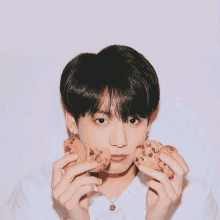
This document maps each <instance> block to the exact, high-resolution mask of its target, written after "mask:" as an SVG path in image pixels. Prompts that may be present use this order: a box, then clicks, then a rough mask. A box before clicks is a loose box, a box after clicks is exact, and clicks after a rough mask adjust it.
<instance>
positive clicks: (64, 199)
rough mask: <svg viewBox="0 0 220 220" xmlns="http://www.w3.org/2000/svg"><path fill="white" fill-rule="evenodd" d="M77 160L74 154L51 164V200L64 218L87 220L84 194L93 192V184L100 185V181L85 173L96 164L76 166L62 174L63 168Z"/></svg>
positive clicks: (85, 163)
mask: <svg viewBox="0 0 220 220" xmlns="http://www.w3.org/2000/svg"><path fill="white" fill-rule="evenodd" d="M77 158H78V155H76V154H73V155H65V156H64V157H62V158H61V159H59V160H57V161H56V162H55V163H54V164H53V173H52V183H51V187H52V198H53V200H54V203H55V204H57V205H59V206H60V208H58V209H59V211H61V210H62V215H63V216H64V217H65V218H68V219H72V220H73V219H74V220H75V219H77V220H89V219H90V217H89V213H88V198H87V197H86V194H87V193H89V192H90V191H93V190H94V186H93V185H94V184H95V185H100V184H101V183H102V180H101V179H98V178H96V177H91V176H90V175H89V174H88V172H87V171H88V170H91V169H94V168H96V167H97V162H84V163H81V164H78V165H76V166H74V167H71V168H69V169H68V170H66V172H65V173H64V174H62V169H63V167H65V166H66V165H67V164H68V163H70V162H72V161H74V160H76V159H77ZM82 197H83V198H82ZM59 214H60V213H59ZM65 215H67V216H68V217H66V216H65Z"/></svg>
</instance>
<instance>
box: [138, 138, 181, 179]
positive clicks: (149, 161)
mask: <svg viewBox="0 0 220 220" xmlns="http://www.w3.org/2000/svg"><path fill="white" fill-rule="evenodd" d="M174 152H178V151H177V150H176V149H175V148H174V147H172V146H169V145H167V146H163V145H162V144H161V143H160V142H157V141H150V140H147V141H145V142H143V143H142V144H141V145H139V146H137V147H136V152H135V160H134V162H135V164H136V166H139V165H140V164H142V165H144V166H146V167H150V168H152V169H154V170H157V171H159V172H163V173H164V174H166V175H167V177H168V178H170V179H171V178H173V177H174V173H173V171H172V170H171V169H170V167H169V166H168V165H167V164H166V163H164V162H163V161H162V160H161V159H160V157H159V156H160V154H161V153H164V154H167V155H168V156H172V154H173V153H174Z"/></svg>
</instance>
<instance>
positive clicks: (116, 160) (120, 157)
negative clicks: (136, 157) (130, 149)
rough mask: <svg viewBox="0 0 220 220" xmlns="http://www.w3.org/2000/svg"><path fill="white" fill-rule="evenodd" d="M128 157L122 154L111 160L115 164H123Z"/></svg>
mask: <svg viewBox="0 0 220 220" xmlns="http://www.w3.org/2000/svg"><path fill="white" fill-rule="evenodd" d="M127 157H128V155H124V154H120V155H111V160H112V161H114V162H121V161H124V160H126V158H127Z"/></svg>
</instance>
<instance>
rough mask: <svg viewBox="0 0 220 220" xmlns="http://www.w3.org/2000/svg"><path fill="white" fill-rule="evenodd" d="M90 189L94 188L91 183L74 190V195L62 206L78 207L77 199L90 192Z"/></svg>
mask: <svg viewBox="0 0 220 220" xmlns="http://www.w3.org/2000/svg"><path fill="white" fill-rule="evenodd" d="M92 190H94V186H93V185H84V186H81V187H80V188H78V189H77V190H76V191H75V193H74V195H73V196H72V197H71V198H70V199H69V200H68V201H67V202H66V203H65V204H64V206H65V207H66V209H67V210H71V209H73V208H74V207H79V200H80V199H81V197H82V196H84V195H85V194H87V193H89V192H91V191H92Z"/></svg>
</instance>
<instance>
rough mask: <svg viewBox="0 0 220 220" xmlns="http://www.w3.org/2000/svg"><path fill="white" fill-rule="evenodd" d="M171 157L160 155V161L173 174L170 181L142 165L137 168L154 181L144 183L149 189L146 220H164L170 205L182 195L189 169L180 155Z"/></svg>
mask: <svg viewBox="0 0 220 220" xmlns="http://www.w3.org/2000/svg"><path fill="white" fill-rule="evenodd" d="M172 156H173V158H172V157H169V156H167V155H165V154H161V155H160V159H161V160H162V161H163V162H164V163H166V164H167V165H168V166H169V167H170V168H171V169H172V170H173V172H174V178H173V179H171V180H169V179H168V177H167V176H166V175H165V174H164V173H161V172H158V171H156V170H153V169H151V168H149V167H145V166H143V165H140V166H139V167H138V168H139V169H140V170H141V171H142V172H143V173H145V174H147V175H149V176H151V177H152V178H153V179H154V180H150V181H148V182H146V185H148V187H149V190H148V192H147V196H146V204H147V215H146V219H147V220H162V219H165V217H166V215H167V212H168V209H169V207H170V205H171V204H172V203H176V202H177V201H178V200H179V199H180V197H181V195H182V192H183V185H184V180H185V177H186V175H187V174H188V173H189V167H188V166H187V164H186V162H185V160H184V159H183V158H182V157H181V155H180V154H178V153H173V155H172ZM157 181H158V182H157Z"/></svg>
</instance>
